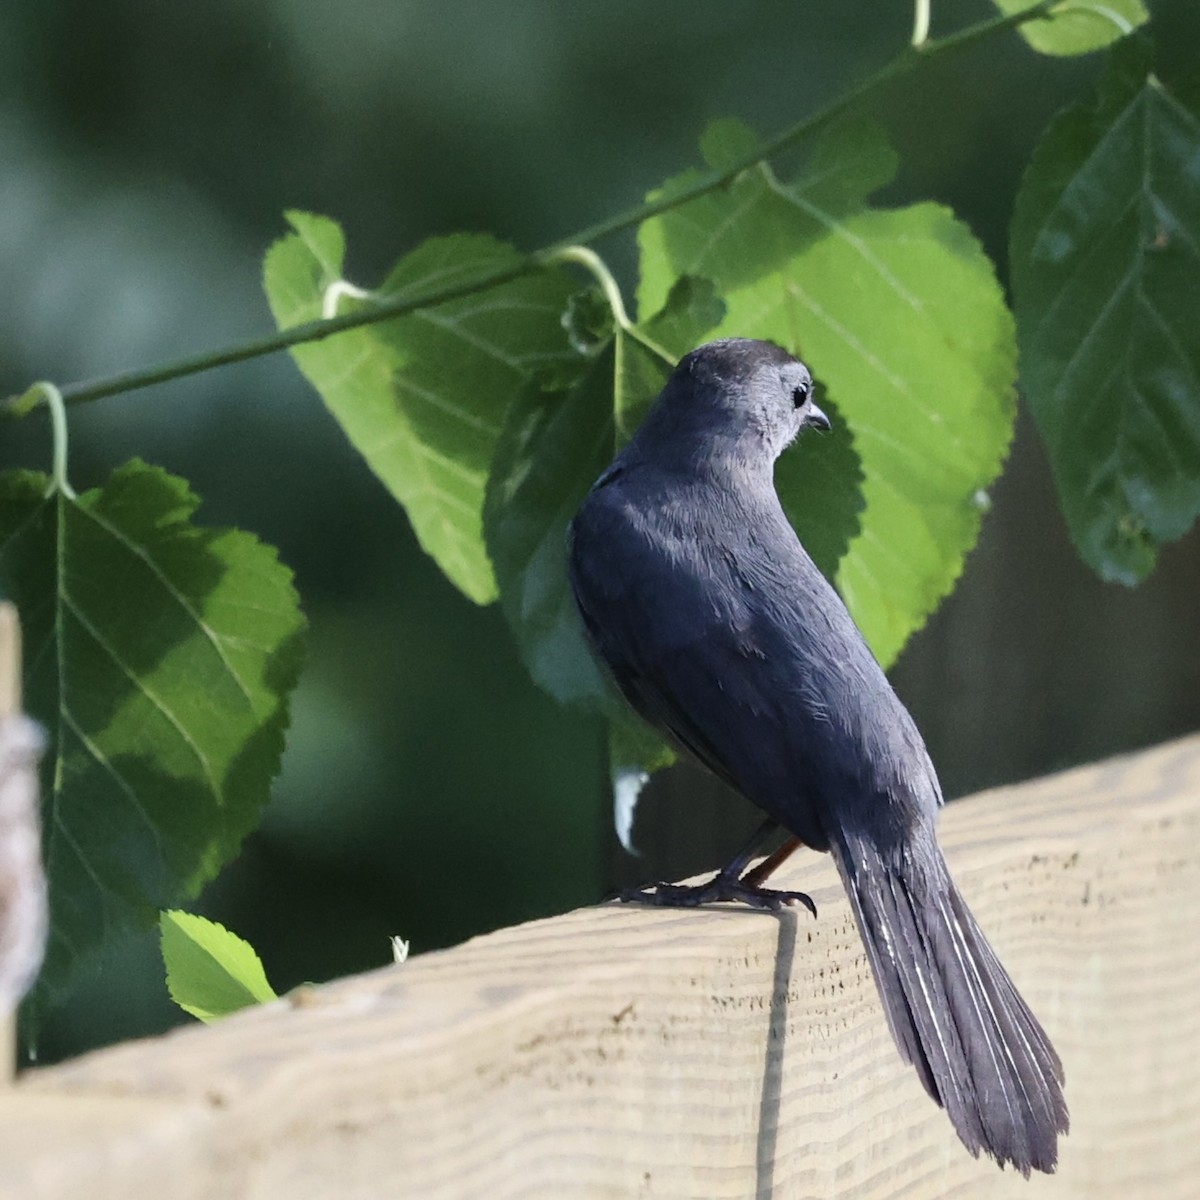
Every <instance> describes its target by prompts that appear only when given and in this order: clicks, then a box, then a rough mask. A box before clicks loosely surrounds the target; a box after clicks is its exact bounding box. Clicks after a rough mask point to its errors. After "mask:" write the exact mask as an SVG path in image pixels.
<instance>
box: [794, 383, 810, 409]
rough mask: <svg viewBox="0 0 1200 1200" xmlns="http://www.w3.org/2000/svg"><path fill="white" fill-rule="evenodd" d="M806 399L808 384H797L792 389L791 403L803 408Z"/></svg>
mask: <svg viewBox="0 0 1200 1200" xmlns="http://www.w3.org/2000/svg"><path fill="white" fill-rule="evenodd" d="M807 399H808V384H807V383H801V384H797V385H796V387H795V388H793V389H792V404H793V405H794V406H795V407H796V408H803V407H804V402H805V401H806V400H807Z"/></svg>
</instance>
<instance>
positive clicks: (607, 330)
mask: <svg viewBox="0 0 1200 1200" xmlns="http://www.w3.org/2000/svg"><path fill="white" fill-rule="evenodd" d="M562 323H563V328H564V329H565V330H566V331H567V337H568V338H569V339H570V341H571V348H572V349H573V350H574V351H575V353H576V354H581V355H583V356H584V357H585V358H591V357H592V356H593V355H596V354H599V353H600V351H601V350H603V349H604V347H605V346H606V345H608V343H609V341H610V339H611V338H612V335H613V312H612V309H611V308H610V307H609V303H608V300H607V299H606V298H605V296H604V292H603V291H602V290H601V289H600V288H598V287H590V288H585V289H584V290H583V291H582V292H576V293H575V294H574V295H573V296H572V297H571V298H570V299H569V300H568V301H567V309H566V312H564V313H563V317H562Z"/></svg>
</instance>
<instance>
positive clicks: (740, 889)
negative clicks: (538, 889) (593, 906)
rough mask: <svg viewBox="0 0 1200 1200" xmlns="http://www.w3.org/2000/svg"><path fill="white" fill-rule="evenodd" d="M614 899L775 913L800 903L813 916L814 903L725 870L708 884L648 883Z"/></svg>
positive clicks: (803, 895)
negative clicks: (738, 906)
mask: <svg viewBox="0 0 1200 1200" xmlns="http://www.w3.org/2000/svg"><path fill="white" fill-rule="evenodd" d="M617 899H618V900H621V901H624V902H625V903H626V904H654V905H658V906H660V907H663V908H698V907H699V906H700V905H701V904H722V903H727V902H734V903H739V904H748V905H750V906H751V907H752V908H765V909H769V910H770V911H771V912H778V911H779V909H781V908H788V907H790V906H791V905H793V904H803V905H804V907H805V908H807V909H808V911H809V912H810V913H812V915H813V916H814V917H815V916H816V915H817V906H816V905H815V904H814V903H813V901H812V897H811V896H809V895H807V894H806V893H804V892H783V891H778V890H777V889H775V888H765V887H759V886H758V885H757V884H754V883H746V882H745V878H744V877H743V878H742V879H739V878H737V877H735V876H732V875H726V874H724V873H721V874H718V875H714V876H713V877H712V879H710V880H709V881H708V882H707V883H698V884H685V883H662V882H659V883H647V884H645V885H644V886H642V887H636V888H626V889H625V891H623V892H620V893H618V895H617Z"/></svg>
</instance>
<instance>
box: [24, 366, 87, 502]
mask: <svg viewBox="0 0 1200 1200" xmlns="http://www.w3.org/2000/svg"><path fill="white" fill-rule="evenodd" d="M22 400H24V401H25V403H26V405H27V406H32V405H34V404H36V403H37V402H38V401H39V400H40V401H42V402H43V403H44V404H45V405H46V407H47V408H48V409H49V410H50V428H51V431H52V433H53V437H54V454H53V457H52V459H51V463H52V466H51V469H50V486H49V487H48V488H47V489H46V495H47V496H53V495H54V494H55V493H56V492H57V493H58V494H60V495H62V496H65V497H66V498H67V499H68V500H74V499H75V489H74V488H73V487H72V486H71V483H70V481H69V480H68V479H67V407H66V405H65V404H64V403H63V398H62V392H60V391H59V390H58V388H57V387H55V386H54V384H52V383H47V382H46V381H45V380H42V381H41V382H39V383H35V384H34V385H33V386H32V387H31V388H30V389H29V391H28V392H26V393H25V395H24V396H23V397H22Z"/></svg>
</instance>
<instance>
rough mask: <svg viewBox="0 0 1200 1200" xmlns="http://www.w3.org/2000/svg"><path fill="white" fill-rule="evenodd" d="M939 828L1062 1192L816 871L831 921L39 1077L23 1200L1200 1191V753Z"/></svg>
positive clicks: (209, 1039) (483, 958) (535, 951)
mask: <svg viewBox="0 0 1200 1200" xmlns="http://www.w3.org/2000/svg"><path fill="white" fill-rule="evenodd" d="M942 828H943V842H944V844H945V846H946V850H947V857H948V858H949V860H950V863H951V866H952V869H953V870H954V873H955V875H956V877H957V879H958V880H959V883H960V885H961V886H962V889H963V891H964V892H965V893H966V895H967V897H968V899H969V901H970V903H971V905H972V907H973V908H974V910H975V913H976V915H977V916H978V918H979V920H980V922H981V924H982V925H983V926H984V928H985V929H986V930H987V932H988V934H989V936H990V937H991V939H992V941H993V943H994V944H995V946H996V948H997V950H998V951H999V952H1000V955H1001V957H1002V958H1003V960H1004V962H1005V963H1006V964H1007V966H1008V968H1009V970H1010V972H1011V973H1012V975H1013V976H1014V978H1015V979H1016V981H1017V983H1018V985H1019V986H1020V988H1021V990H1022V992H1023V993H1024V994H1025V996H1026V998H1027V999H1028V1000H1029V1002H1030V1004H1031V1006H1032V1007H1033V1008H1034V1010H1035V1011H1036V1012H1037V1013H1038V1015H1039V1016H1040V1017H1041V1019H1042V1021H1043V1023H1044V1024H1045V1026H1046V1028H1047V1029H1048V1031H1049V1032H1050V1034H1051V1036H1052V1037H1053V1039H1054V1041H1055V1043H1056V1045H1057V1046H1058V1049H1059V1051H1060V1052H1061V1054H1062V1057H1063V1059H1064V1062H1065V1064H1066V1070H1067V1098H1068V1101H1069V1103H1070V1106H1071V1114H1072V1132H1071V1134H1070V1136H1069V1137H1068V1138H1067V1139H1066V1141H1065V1142H1064V1143H1063V1146H1062V1162H1061V1166H1060V1169H1059V1173H1058V1174H1057V1175H1056V1176H1054V1177H1051V1178H1046V1177H1035V1178H1034V1179H1032V1180H1031V1181H1028V1182H1027V1181H1025V1180H1023V1179H1022V1178H1021V1177H1020V1176H1017V1175H1014V1174H1013V1173H1012V1172H1011V1171H1009V1172H1001V1171H999V1170H998V1169H997V1168H996V1167H995V1166H994V1165H992V1164H991V1163H989V1162H977V1161H975V1160H973V1159H971V1158H970V1157H969V1156H968V1155H967V1154H966V1152H965V1151H964V1150H963V1148H962V1146H961V1145H960V1144H959V1142H958V1140H957V1138H956V1137H955V1136H954V1133H953V1132H952V1130H951V1128H950V1124H949V1122H948V1121H947V1120H946V1118H945V1116H944V1114H943V1113H942V1112H941V1111H939V1110H938V1109H937V1108H935V1107H934V1105H933V1104H932V1103H931V1102H930V1101H929V1100H928V1099H927V1098H926V1096H925V1094H924V1093H923V1092H922V1090H921V1088H920V1085H919V1084H918V1082H917V1079H916V1077H915V1075H914V1074H913V1072H912V1071H911V1070H910V1069H909V1068H907V1067H905V1066H904V1065H903V1064H902V1063H901V1062H900V1060H899V1058H898V1056H897V1054H896V1052H895V1050H894V1048H893V1047H892V1044H891V1041H890V1038H889V1035H888V1032H887V1028H886V1025H885V1022H884V1019H883V1015H882V1013H881V1011H880V1008H879V1004H878V1001H877V999H876V996H875V991H874V986H873V984H872V982H871V979H870V975H869V972H868V969H867V965H866V963H865V961H864V958H863V953H862V950H861V947H860V944H859V941H858V937H857V934H856V933H855V930H854V927H853V922H852V919H851V916H850V911H849V908H848V906H847V904H846V902H845V900H844V898H843V895H842V892H841V889H840V886H839V885H838V883H837V880H836V876H835V874H834V872H833V870H832V867H831V865H830V863H829V862H828V860H827V859H824V858H817V857H816V856H811V855H810V856H807V858H805V856H803V855H801V856H798V858H800V860H801V861H799V862H797V863H796V864H795V866H794V867H792V868H791V869H790V871H789V872H787V873H785V875H784V879H785V881H786V882H785V883H784V884H783V886H795V887H799V886H803V887H804V888H805V889H806V890H808V891H810V892H811V893H812V894H813V896H814V899H815V900H816V901H817V905H818V908H819V912H820V916H819V917H818V919H816V920H813V919H812V918H811V917H809V916H808V915H807V914H806V913H804V912H799V913H793V912H788V913H785V914H782V915H778V916H777V915H772V914H764V913H757V912H751V911H742V910H735V909H728V910H725V909H722V910H719V911H718V910H707V911H701V912H681V911H655V910H647V909H630V908H623V907H619V906H602V907H598V908H591V909H585V910H581V911H578V912H574V913H569V914H567V915H566V916H562V917H556V918H552V919H550V920H545V921H536V922H533V923H531V924H528V925H523V926H520V927H518V928H514V929H506V930H503V931H501V932H499V933H495V934H491V935H489V936H487V937H482V938H477V939H475V940H474V941H471V942H468V943H467V944H466V945H464V946H460V947H458V948H457V949H454V950H449V951H445V952H441V953H436V954H428V955H424V956H422V957H419V958H417V959H414V960H412V961H410V962H408V963H406V964H404V965H403V966H400V967H395V968H389V969H386V970H381V971H377V972H374V973H372V974H368V975H363V976H359V977H356V978H351V979H345V980H341V981H339V982H337V983H333V984H330V985H327V986H323V987H318V988H306V989H301V990H300V991H299V992H297V993H293V994H292V995H291V996H289V997H287V998H285V999H283V1000H281V1001H279V1002H277V1003H275V1004H272V1005H269V1006H266V1007H263V1008H260V1009H256V1010H253V1011H250V1012H247V1013H244V1014H239V1015H238V1016H235V1017H232V1018H230V1019H229V1020H227V1021H225V1022H223V1023H222V1024H219V1025H216V1026H212V1027H208V1028H201V1027H194V1028H189V1029H185V1030H181V1031H177V1032H175V1033H172V1034H170V1035H167V1036H165V1037H162V1038H156V1039H151V1040H147V1041H142V1042H136V1043H130V1044H128V1045H124V1046H118V1047H115V1048H113V1049H109V1050H104V1051H100V1052H98V1053H95V1054H91V1055H88V1056H86V1057H84V1058H81V1059H78V1060H76V1061H74V1062H71V1063H68V1064H65V1065H63V1066H59V1067H55V1068H51V1069H47V1070H42V1071H38V1072H34V1073H32V1074H30V1075H28V1076H26V1077H25V1078H23V1079H22V1080H21V1081H20V1082H19V1083H18V1084H17V1085H16V1086H15V1087H13V1088H11V1089H9V1090H7V1091H5V1092H4V1093H3V1094H0V1196H3V1197H8V1196H12V1197H20V1198H22V1200H25V1198H31V1200H32V1198H39V1197H64V1198H65V1197H71V1198H72V1200H74V1198H77V1197H87V1198H89V1200H106V1198H108V1197H113V1198H117V1197H119V1198H120V1200H130V1198H135V1200H136V1198H139V1197H143V1196H145V1197H171V1198H176V1197H179V1198H187V1200H192V1198H200V1197H206V1198H207V1197H214V1198H215V1197H220V1198H221V1200H230V1198H241V1197H254V1198H260V1197H286V1198H288V1200H300V1198H304V1197H339V1198H340V1197H396V1196H398V1197H406V1196H412V1197H420V1198H422V1200H426V1198H429V1200H433V1198H438V1197H476V1196H478V1197H487V1198H488V1200H502V1198H507V1197H511V1198H513V1200H516V1198H518V1197H519V1198H522V1200H524V1198H527V1197H546V1198H554V1200H559V1198H563V1197H575V1196H585V1197H593V1196H594V1197H638V1196H644V1197H702V1198H703V1200H716V1198H718V1197H756V1198H760V1200H764V1198H768V1197H775V1198H785V1197H786V1198H791V1197H819V1198H821V1200H826V1198H829V1197H855V1198H856V1200H863V1198H866V1197H901V1196H903V1197H917V1198H921V1200H926V1198H931V1197H949V1196H958V1197H970V1198H975V1197H1003V1196H1023V1197H1029V1196H1033V1195H1038V1196H1042V1195H1046V1196H1054V1197H1065V1196H1071V1197H1081V1198H1082V1197H1087V1198H1088V1200H1095V1198H1097V1197H1109V1196H1113V1197H1115V1196H1120V1197H1122V1198H1140V1197H1154V1198H1156V1200H1157V1198H1161V1197H1175V1196H1177V1197H1189V1198H1191V1197H1195V1196H1197V1195H1200V953H1198V951H1200V737H1197V738H1190V739H1187V740H1184V741H1180V742H1176V743H1173V744H1170V745H1166V746H1163V747H1160V748H1158V749H1155V750H1152V751H1148V752H1145V753H1142V754H1137V755H1132V756H1129V757H1126V758H1121V759H1116V760H1113V761H1111V762H1105V763H1101V764H1099V765H1096V766H1093V767H1088V768H1084V769H1081V770H1075V771H1071V772H1068V773H1066V774H1063V775H1058V776H1054V777H1050V778H1047V779H1043V780H1039V781H1037V782H1034V783H1030V784H1025V785H1021V786H1018V787H1012V788H1004V789H999V790H996V791H992V792H989V793H986V794H983V795H980V796H976V797H974V798H972V799H970V800H967V801H962V802H959V803H956V804H954V805H952V806H951V807H950V808H949V809H948V810H947V811H946V813H945V816H944V819H943V822H942ZM459 883H460V885H461V886H463V887H469V886H470V881H469V880H461V881H459ZM487 902H488V900H487V896H486V895H481V896H480V897H479V903H480V904H481V905H486V904H487Z"/></svg>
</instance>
